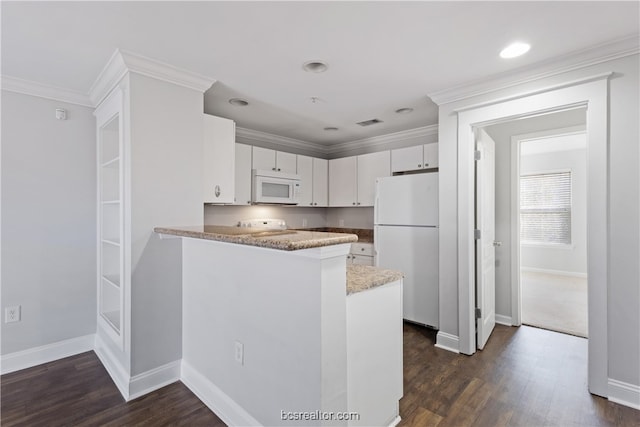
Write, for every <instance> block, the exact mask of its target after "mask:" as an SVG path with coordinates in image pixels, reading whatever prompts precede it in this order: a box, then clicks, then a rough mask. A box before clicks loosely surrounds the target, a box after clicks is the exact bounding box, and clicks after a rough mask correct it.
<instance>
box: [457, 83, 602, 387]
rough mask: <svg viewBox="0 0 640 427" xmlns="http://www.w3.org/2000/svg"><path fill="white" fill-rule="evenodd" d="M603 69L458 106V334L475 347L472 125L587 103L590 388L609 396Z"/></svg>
mask: <svg viewBox="0 0 640 427" xmlns="http://www.w3.org/2000/svg"><path fill="white" fill-rule="evenodd" d="M612 74H613V73H603V74H599V75H595V76H590V77H587V78H583V79H580V80H577V81H572V82H567V83H563V84H559V85H556V86H551V87H548V88H544V89H541V90H537V91H533V92H529V93H524V94H520V95H516V96H514V97H511V98H506V99H505V98H500V99H495V100H492V101H490V102H486V103H483V104H479V105H478V104H477V105H471V106H467V107H463V108H460V109H457V110H455V112H456V113H457V115H458V141H457V152H458V165H457V166H458V195H457V196H458V227H457V228H458V328H459V329H458V334H459V349H460V352H461V353H464V354H473V353H474V352H475V351H476V348H475V347H476V335H475V286H476V283H475V274H474V272H475V253H474V250H475V240H474V235H473V230H474V212H473V210H474V207H475V195H474V191H473V188H474V174H473V171H474V154H473V152H474V134H473V128H474V127H481V126H487V125H490V124H495V123H499V122H502V121H506V120H514V119H519V118H525V117H531V116H533V115H538V114H546V113H550V112H555V111H560V110H566V109H568V108H574V107H578V106H587V168H588V170H589V175H588V177H587V192H588V194H587V217H588V223H587V247H588V249H587V264H588V270H587V274H588V277H589V283H588V295H589V297H588V298H589V307H588V310H589V313H588V317H589V332H588V335H589V346H588V348H589V350H588V351H589V357H588V383H589V391H590V392H591V393H593V394H597V395H600V396H607V394H608V384H607V383H608V366H607V364H608V355H607V351H608V348H607V287H608V275H609V273H608V271H609V263H608V255H607V254H608V249H609V248H608V235H609V226H608V188H609V183H608V181H609V180H608V177H609V173H608V146H609V132H608V124H609V114H608V92H609V78H610V77H611V76H612Z"/></svg>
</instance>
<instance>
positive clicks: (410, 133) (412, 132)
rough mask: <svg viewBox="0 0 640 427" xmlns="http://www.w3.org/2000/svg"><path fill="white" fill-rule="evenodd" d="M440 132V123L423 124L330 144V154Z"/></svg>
mask: <svg viewBox="0 0 640 427" xmlns="http://www.w3.org/2000/svg"><path fill="white" fill-rule="evenodd" d="M437 134H438V125H437V124H435V125H429V126H423V127H419V128H415V129H409V130H403V131H400V132H394V133H388V134H386V135H380V136H372V137H370V138H363V139H358V140H355V141H349V142H341V143H339V144H333V145H331V146H329V154H335V153H339V152H342V151H347V150H349V151H351V150H357V149H359V148H369V147H376V146H380V145H387V144H391V143H392V142H396V141H402V140H405V139H409V138H421V137H425V136H429V135H437Z"/></svg>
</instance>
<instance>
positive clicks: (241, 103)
mask: <svg viewBox="0 0 640 427" xmlns="http://www.w3.org/2000/svg"><path fill="white" fill-rule="evenodd" d="M229 104H231V105H233V106H235V107H246V106H247V105H249V102H248V101H245V100H244V99H241V98H231V99H230V100H229Z"/></svg>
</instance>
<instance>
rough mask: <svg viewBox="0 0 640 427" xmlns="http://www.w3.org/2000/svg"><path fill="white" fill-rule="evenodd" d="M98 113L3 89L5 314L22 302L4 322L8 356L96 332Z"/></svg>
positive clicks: (3, 274)
mask: <svg viewBox="0 0 640 427" xmlns="http://www.w3.org/2000/svg"><path fill="white" fill-rule="evenodd" d="M56 108H65V109H66V110H67V120H65V121H61V120H56V118H55V109H56ZM92 112H93V110H92V109H91V108H87V107H82V106H78V105H73V104H67V103H64V102H58V101H53V100H49V99H44V98H39V97H34V96H29V95H22V94H18V93H14V92H8V91H2V288H1V289H2V313H4V308H5V307H6V306H12V305H18V304H19V305H21V306H22V320H21V321H20V322H19V323H10V324H6V323H4V321H3V322H2V354H3V355H5V354H8V353H13V352H16V351H21V350H26V349H30V348H33V347H38V346H43V345H46V344H51V343H55V342H58V341H62V340H66V339H70V338H75V337H80V336H84V335H88V334H93V333H95V330H96V149H95V145H96V142H95V141H96V136H95V119H94V117H93V114H92ZM3 319H4V318H3Z"/></svg>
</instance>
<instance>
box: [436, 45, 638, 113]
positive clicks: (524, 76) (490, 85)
mask: <svg viewBox="0 0 640 427" xmlns="http://www.w3.org/2000/svg"><path fill="white" fill-rule="evenodd" d="M638 53H640V36H639V35H638V34H633V35H631V36H627V37H623V38H620V39H616V40H613V41H609V42H606V43H601V44H598V45H595V46H591V47H589V48H587V49H582V50H577V51H574V52H572V53H569V54H567V55H562V56H560V57H556V58H554V59H551V60H547V61H542V62H539V63H537V64H534V65H532V66H528V67H523V68H519V69H517V70H514V71H510V72H507V73H501V74H497V75H495V76H493V77H490V78H488V79H487V78H485V79H480V80H475V81H472V82H469V83H465V84H462V85H458V86H454V87H451V88H448V89H444V90H439V91H434V92H431V93H429V94H427V95H428V96H429V98H431V100H432V101H433V102H435V103H436V104H437V105H444V104H449V103H452V102H456V101H461V100H463V99H467V98H471V97H474V96H479V95H484V94H487V93H492V92H496V91H499V90H502V89H507V88H510V87H513V86H518V85H522V84H525V83H529V82H533V81H536V80H540V79H544V78H547V77H552V76H555V75H558V74H563V73H567V72H570V71H574V70H579V69H582V68H586V67H590V66H592V65H596V64H600V63H603V62H607V61H612V60H614V59H619V58H624V57H627V56H631V55H637V54H638Z"/></svg>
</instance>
